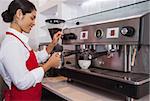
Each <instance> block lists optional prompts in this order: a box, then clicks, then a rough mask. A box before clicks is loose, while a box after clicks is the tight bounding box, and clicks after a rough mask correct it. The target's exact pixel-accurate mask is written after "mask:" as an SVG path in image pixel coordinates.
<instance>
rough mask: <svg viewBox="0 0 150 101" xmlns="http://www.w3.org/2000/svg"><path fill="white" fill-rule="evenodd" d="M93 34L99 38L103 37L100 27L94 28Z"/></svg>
mask: <svg viewBox="0 0 150 101" xmlns="http://www.w3.org/2000/svg"><path fill="white" fill-rule="evenodd" d="M95 36H96V37H97V38H99V39H101V38H102V37H103V31H102V29H98V30H96V32H95Z"/></svg>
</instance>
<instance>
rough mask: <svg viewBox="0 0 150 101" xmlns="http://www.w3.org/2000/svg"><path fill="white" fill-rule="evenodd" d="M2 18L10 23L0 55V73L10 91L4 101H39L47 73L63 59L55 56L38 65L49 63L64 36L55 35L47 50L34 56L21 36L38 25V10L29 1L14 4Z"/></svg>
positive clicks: (17, 0)
mask: <svg viewBox="0 0 150 101" xmlns="http://www.w3.org/2000/svg"><path fill="white" fill-rule="evenodd" d="M2 18H3V21H4V22H7V23H9V22H10V28H9V29H8V31H7V32H6V37H5V39H4V40H3V42H2V43H1V51H0V53H1V63H2V65H3V67H0V72H1V75H2V76H3V79H4V80H5V82H6V84H7V85H8V87H9V91H7V92H6V93H5V100H6V101H8V100H11V101H39V100H40V98H41V89H42V85H41V81H42V78H43V76H44V73H45V72H46V71H47V70H49V69H50V68H52V67H53V68H54V67H58V66H59V64H60V56H59V54H58V53H54V54H52V56H51V57H50V58H49V59H48V61H47V62H46V63H45V64H43V65H42V66H41V67H38V63H40V62H43V61H44V60H47V58H48V56H49V54H50V53H51V51H52V50H53V48H54V46H55V45H56V44H57V42H58V39H59V38H60V37H61V33H60V32H57V33H56V34H55V35H54V37H53V40H52V42H51V43H50V44H49V45H48V46H47V48H46V49H44V50H42V51H40V52H34V51H33V50H32V49H31V48H30V46H29V45H28V38H27V37H26V36H24V35H23V34H22V33H23V32H25V33H29V32H30V30H31V28H32V27H33V26H34V25H35V18H36V8H35V6H34V5H33V4H32V3H31V2H29V1H28V0H13V1H12V2H11V3H10V5H9V7H8V10H6V11H4V12H3V13H2Z"/></svg>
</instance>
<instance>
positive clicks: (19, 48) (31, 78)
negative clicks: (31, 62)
mask: <svg viewBox="0 0 150 101" xmlns="http://www.w3.org/2000/svg"><path fill="white" fill-rule="evenodd" d="M8 32H11V33H13V34H14V35H16V36H17V37H18V38H20V39H21V40H22V42H23V43H25V45H26V46H27V48H28V49H29V50H31V48H30V46H29V45H28V37H26V36H25V35H23V34H22V33H20V32H18V31H16V30H14V29H12V28H9V29H8ZM35 55H36V58H37V61H38V63H40V62H44V61H45V60H47V58H48V57H49V55H48V53H47V52H46V50H45V49H44V50H42V51H38V52H35ZM28 58H29V51H28V50H27V49H26V47H25V46H24V45H23V44H22V43H21V42H20V41H19V39H17V38H16V37H14V36H12V35H6V36H5V39H4V40H3V41H2V43H1V48H0V61H1V63H0V74H1V76H2V77H3V79H4V81H5V82H6V84H7V85H8V87H9V88H10V89H11V83H13V84H14V85H15V86H16V87H17V88H19V89H21V90H26V89H28V88H30V87H34V86H35V85H36V84H37V83H39V82H41V81H42V79H43V76H44V70H43V68H42V67H38V68H36V69H33V70H31V71H29V70H28V69H27V67H26V61H27V60H28Z"/></svg>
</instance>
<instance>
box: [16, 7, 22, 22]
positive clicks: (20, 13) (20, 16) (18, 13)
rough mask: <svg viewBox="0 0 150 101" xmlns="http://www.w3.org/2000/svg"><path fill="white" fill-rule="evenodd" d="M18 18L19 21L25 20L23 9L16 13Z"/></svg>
mask: <svg viewBox="0 0 150 101" xmlns="http://www.w3.org/2000/svg"><path fill="white" fill-rule="evenodd" d="M16 17H17V18H18V19H19V20H21V19H23V13H22V10H21V9H18V10H17V11H16Z"/></svg>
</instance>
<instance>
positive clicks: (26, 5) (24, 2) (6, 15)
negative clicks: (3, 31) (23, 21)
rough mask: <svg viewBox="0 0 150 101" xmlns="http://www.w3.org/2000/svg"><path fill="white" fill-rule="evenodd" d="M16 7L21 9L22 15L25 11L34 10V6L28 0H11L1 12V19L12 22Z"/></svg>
mask: <svg viewBox="0 0 150 101" xmlns="http://www.w3.org/2000/svg"><path fill="white" fill-rule="evenodd" d="M18 9H21V10H22V13H23V15H25V14H26V13H31V12H32V11H33V10H36V7H35V6H34V4H33V3H31V2H30V1H28V0H13V1H12V2H11V3H10V5H9V6H8V9H7V10H6V11H4V12H3V13H2V14H1V16H2V18H3V21H4V22H12V21H13V17H14V15H15V14H16V11H17V10H18Z"/></svg>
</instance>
